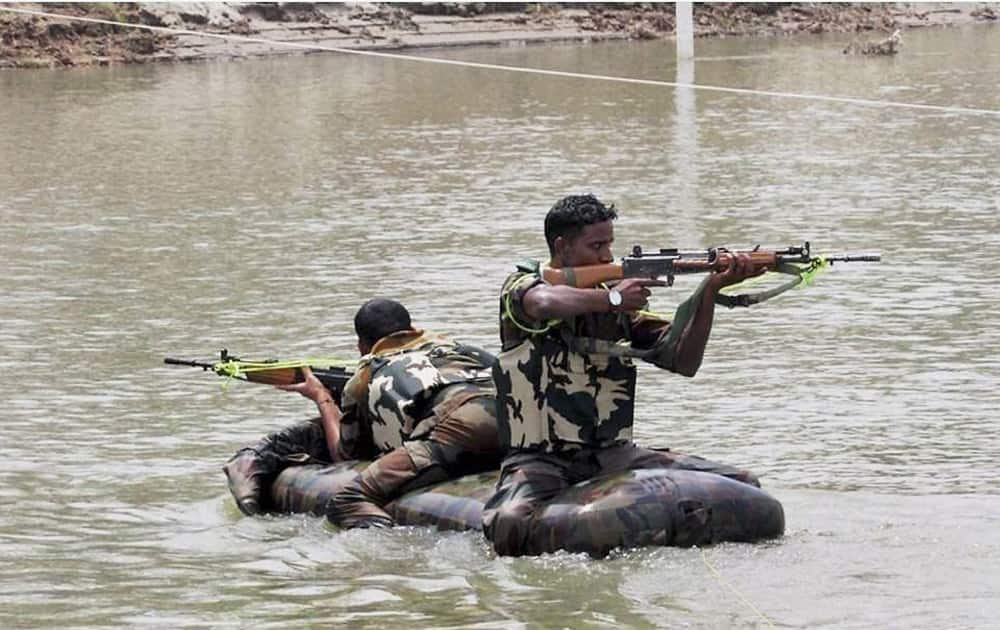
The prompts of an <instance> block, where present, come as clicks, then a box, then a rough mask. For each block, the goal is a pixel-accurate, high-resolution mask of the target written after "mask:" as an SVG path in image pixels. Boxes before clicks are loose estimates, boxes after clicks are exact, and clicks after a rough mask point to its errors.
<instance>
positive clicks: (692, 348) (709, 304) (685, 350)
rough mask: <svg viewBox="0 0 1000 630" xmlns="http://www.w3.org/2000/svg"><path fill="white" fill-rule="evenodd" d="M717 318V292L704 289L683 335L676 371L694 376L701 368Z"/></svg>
mask: <svg viewBox="0 0 1000 630" xmlns="http://www.w3.org/2000/svg"><path fill="white" fill-rule="evenodd" d="M714 318H715V294H714V292H713V291H711V290H706V291H703V292H702V294H701V303H700V304H699V305H698V311H697V313H695V316H694V317H692V318H691V321H690V322H688V325H687V329H686V330H685V331H684V333H683V334H682V336H681V340H680V343H679V344H678V347H677V362H676V363H675V366H676V370H675V371H676V372H677V373H678V374H681V375H683V376H694V375H695V374H697V373H698V369H699V368H701V362H702V360H703V359H704V357H705V347H706V346H707V345H708V338H709V337H710V336H711V334H712V321H713V320H714Z"/></svg>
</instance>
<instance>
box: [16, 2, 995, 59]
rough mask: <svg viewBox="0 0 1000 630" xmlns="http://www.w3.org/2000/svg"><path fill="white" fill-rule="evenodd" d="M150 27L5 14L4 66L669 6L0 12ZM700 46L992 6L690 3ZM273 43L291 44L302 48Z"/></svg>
mask: <svg viewBox="0 0 1000 630" xmlns="http://www.w3.org/2000/svg"><path fill="white" fill-rule="evenodd" d="M3 7H9V8H14V9H26V10H32V11H40V12H46V13H58V14H61V15H68V16H76V17H89V18H96V19H100V20H107V21H112V22H119V23H129V24H141V25H146V26H150V27H160V28H169V29H180V30H183V31H197V32H199V33H213V34H222V35H234V36H240V37H243V38H248V39H252V40H258V41H234V40H225V39H219V38H210V37H205V36H202V35H198V34H192V33H170V32H167V31H155V30H143V29H137V28H133V27H129V26H118V25H115V24H105V23H93V22H83V21H74V20H65V19H59V18H50V17H42V16H37V15H27V14H19V13H13V12H7V11H0V68H4V67H6V68H17V67H57V66H77V65H94V64H98V65H108V64H117V63H145V62H152V61H192V60H204V59H231V58H243V57H253V56H260V55H273V54H302V53H304V52H308V50H307V46H309V45H315V46H322V47H333V48H350V49H366V50H400V49H412V48H434V47H445V46H470V45H505V44H522V43H546V42H554V41H600V40H611V39H659V38H672V37H673V36H674V7H673V5H670V4H614V5H612V4H587V3H572V4H570V3H564V4H538V3H524V4H490V3H466V4H457V3H419V4H416V3H415V4H393V3H335V4H330V3H323V4H318V3H305V2H294V3H236V2H220V3H198V2H195V3H190V2H189V3H92V4H71V3H48V4H36V3H0V8H3ZM694 18H695V35H696V37H725V36H789V35H795V34H798V33H830V32H835V33H856V34H857V37H856V38H857V39H858V40H859V41H861V40H873V41H874V40H879V39H883V38H885V37H887V36H888V35H890V34H891V33H892V32H893V31H894V30H896V29H901V30H903V31H905V30H906V29H909V28H918V27H927V26H949V25H958V24H969V23H975V22H987V21H996V20H997V19H998V18H1000V9H998V8H997V5H995V4H990V3H960V4H936V3H935V4H908V3H877V4H876V3H857V4H847V3H839V4H825V3H768V4H750V3H714V4H697V5H695V15H694ZM270 42H290V43H294V44H299V45H300V47H299V48H293V47H289V46H283V45H280V44H274V43H270Z"/></svg>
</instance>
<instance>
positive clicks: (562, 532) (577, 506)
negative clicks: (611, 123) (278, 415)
mask: <svg viewBox="0 0 1000 630" xmlns="http://www.w3.org/2000/svg"><path fill="white" fill-rule="evenodd" d="M317 431H319V432H320V433H319V434H317ZM321 431H322V429H321V428H320V427H319V423H318V422H304V423H300V424H298V425H294V426H293V427H289V428H288V429H285V430H284V431H281V432H278V433H274V434H271V435H269V436H267V437H266V438H264V439H263V440H261V441H259V442H257V443H255V444H252V445H249V446H247V447H246V448H244V449H241V450H240V451H239V452H237V453H236V455H234V456H233V458H232V459H230V460H229V462H227V463H226V465H225V467H224V468H223V470H224V471H225V472H226V475H227V477H228V479H229V489H230V491H231V492H232V494H233V497H234V498H235V499H236V502H237V505H239V506H240V509H241V510H242V511H243V512H244V513H246V514H256V513H262V512H264V513H311V514H316V515H324V514H325V513H326V506H327V503H328V502H329V501H330V499H331V498H332V497H333V495H334V494H336V493H337V491H339V490H340V489H341V488H342V487H343V486H344V484H346V483H347V482H348V481H350V480H351V479H352V478H353V477H354V475H355V474H356V473H357V471H358V470H360V469H361V468H363V467H364V466H365V465H366V462H357V461H355V462H342V463H338V464H333V465H329V464H323V463H317V462H319V461H320V460H318V459H317V457H320V456H322V454H323V452H324V450H325V442H324V441H323V440H322V434H321ZM496 478H497V473H496V472H491V473H485V474H480V475H469V476H466V477H462V478H461V479H457V480H453V481H446V482H443V483H440V484H437V485H433V486H429V487H426V488H421V489H418V490H415V491H413V492H410V493H409V494H406V495H404V496H403V497H401V498H399V499H397V500H396V501H394V502H393V503H391V504H390V505H389V506H387V507H386V511H387V512H388V513H389V514H390V515H392V517H393V518H394V519H395V520H396V522H397V523H398V524H400V525H415V526H431V527H436V528H437V529H439V530H481V529H482V509H483V503H484V502H485V501H486V500H487V499H488V498H489V497H490V495H491V494H492V493H493V488H494V485H495V483H496ZM540 518H541V520H542V521H543V523H542V524H543V526H545V527H546V528H547V529H548V530H549V531H551V532H552V535H553V536H556V537H558V538H559V539H561V541H562V544H560V545H559V546H560V547H562V548H564V549H566V550H568V551H573V552H585V553H589V554H591V555H593V556H602V555H605V554H607V552H609V551H610V550H612V549H614V548H617V547H641V546H690V545H704V544H711V543H717V542H723V541H735V542H753V541H757V540H763V539H768V538H776V537H778V536H781V535H782V533H783V532H784V528H785V516H784V511H783V509H782V507H781V503H779V502H778V501H777V500H776V499H774V498H773V497H772V496H771V495H769V494H768V493H767V492H765V491H764V490H761V489H760V488H757V487H755V486H752V485H749V484H745V483H741V482H739V481H735V480H733V479H729V478H727V477H722V476H720V475H715V474H712V473H707V472H700V471H695V470H677V469H650V470H633V471H628V472H622V473H618V474H613V475H608V476H604V477H598V478H595V479H591V480H589V481H585V482H583V483H580V484H577V485H575V486H572V487H570V488H568V489H567V490H566V491H565V492H563V493H562V494H561V495H559V496H558V497H556V498H555V499H554V500H553V501H552V502H551V503H549V505H548V506H547V507H546V508H545V510H544V512H543V513H542V515H541V517H540Z"/></svg>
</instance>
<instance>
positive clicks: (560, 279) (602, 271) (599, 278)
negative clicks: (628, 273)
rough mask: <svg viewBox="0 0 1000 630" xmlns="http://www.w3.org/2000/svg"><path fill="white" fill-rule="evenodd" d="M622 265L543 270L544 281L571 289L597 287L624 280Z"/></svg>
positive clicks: (549, 268)
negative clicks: (604, 283)
mask: <svg viewBox="0 0 1000 630" xmlns="http://www.w3.org/2000/svg"><path fill="white" fill-rule="evenodd" d="M624 277H625V276H624V274H623V272H622V266H621V265H614V264H607V265H588V266H586V267H563V268H561V269H553V268H552V267H546V268H545V269H543V270H542V279H543V280H545V281H546V282H548V283H549V284H564V285H566V286H570V287H577V288H581V289H584V288H589V287H596V286H597V285H599V284H601V283H602V282H613V281H616V280H621V279H622V278H624Z"/></svg>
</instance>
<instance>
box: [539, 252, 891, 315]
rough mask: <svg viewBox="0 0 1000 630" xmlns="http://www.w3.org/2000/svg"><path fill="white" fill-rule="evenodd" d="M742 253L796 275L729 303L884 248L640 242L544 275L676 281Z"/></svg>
mask: <svg viewBox="0 0 1000 630" xmlns="http://www.w3.org/2000/svg"><path fill="white" fill-rule="evenodd" d="M737 254H748V255H749V256H750V264H751V265H753V269H754V271H755V272H759V271H761V270H762V269H766V270H768V271H773V272H777V273H784V274H789V275H792V276H795V278H793V279H792V280H790V281H789V282H787V283H785V284H782V285H781V286H779V287H776V288H774V289H771V290H769V291H765V292H762V293H758V294H754V295H749V294H744V295H723V294H720V295H719V300H718V301H719V302H720V303H721V304H724V305H725V306H728V307H730V308H732V307H734V306H750V305H751V304H757V303H759V302H763V301H764V300H767V299H770V298H772V297H774V296H775V295H779V294H781V293H784V292H785V291H787V290H788V289H791V288H792V287H795V286H798V285H800V284H803V283H808V282H809V281H810V280H811V279H812V278H813V277H814V276H815V275H816V274H817V273H819V272H820V271H821V270H822V269H824V268H826V267H827V266H830V265H833V264H834V263H837V262H879V261H880V260H882V256H881V255H879V254H855V255H838V256H813V255H812V254H811V252H810V247H809V241H806V242H805V243H804V244H803V245H802V246H801V247H787V248H785V249H778V250H762V249H761V248H760V245H758V246H757V247H755V248H753V249H752V250H748V251H730V250H728V249H725V248H722V247H713V248H709V249H701V250H687V251H683V250H679V249H661V250H659V251H658V252H656V253H655V254H649V253H646V252H643V251H642V248H641V247H639V246H638V245H636V246H635V247H633V248H632V254H631V255H629V256H625V257H624V258H622V262H621V264H620V265H619V264H613V263H609V264H606V265H588V266H584V267H565V268H562V269H552V268H545V269H544V270H543V271H542V278H543V279H544V280H545V281H546V282H548V283H549V284H564V285H568V286H571V287H578V288H585V287H594V286H597V285H599V284H601V283H604V282H612V281H616V280H622V279H625V278H650V279H665V280H666V282H667V285H668V286H671V285H673V283H674V277H675V276H677V275H681V274H692V273H708V272H712V271H724V270H725V269H727V268H728V267H729V265H730V263H731V261H732V259H733V257H734V256H735V255H737Z"/></svg>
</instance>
